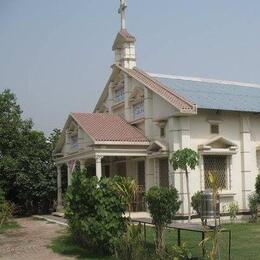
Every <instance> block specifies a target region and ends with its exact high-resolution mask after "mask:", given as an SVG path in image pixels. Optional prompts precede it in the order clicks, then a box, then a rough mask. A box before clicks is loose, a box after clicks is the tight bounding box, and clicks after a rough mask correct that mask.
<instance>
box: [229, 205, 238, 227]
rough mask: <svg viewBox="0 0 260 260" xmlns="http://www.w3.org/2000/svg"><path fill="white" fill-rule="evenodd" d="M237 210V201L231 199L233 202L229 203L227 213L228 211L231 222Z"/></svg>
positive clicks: (235, 216)
mask: <svg viewBox="0 0 260 260" xmlns="http://www.w3.org/2000/svg"><path fill="white" fill-rule="evenodd" d="M238 211H239V207H238V204H237V202H234V201H233V202H231V203H229V205H228V213H229V217H230V220H231V222H233V221H234V220H235V219H236V218H237V214H238Z"/></svg>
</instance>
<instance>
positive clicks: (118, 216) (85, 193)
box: [65, 171, 126, 254]
mask: <svg viewBox="0 0 260 260" xmlns="http://www.w3.org/2000/svg"><path fill="white" fill-rule="evenodd" d="M124 207H125V201H123V200H122V198H121V197H120V196H119V195H118V192H117V189H116V185H115V180H114V179H111V178H101V179H100V180H98V178H97V177H89V176H87V173H86V171H82V172H81V171H76V172H74V174H73V178H72V184H71V186H70V187H69V189H68V192H67V194H66V206H65V216H66V217H67V218H68V224H69V227H70V230H71V233H72V236H73V237H74V239H75V240H76V241H77V242H78V243H80V244H81V245H82V246H84V247H86V248H88V249H89V250H90V251H95V250H99V252H102V253H104V254H107V253H112V252H113V250H114V243H115V241H116V240H118V239H119V238H120V237H121V236H122V235H123V233H124V231H125V230H126V219H125V218H123V216H122V215H123V214H124Z"/></svg>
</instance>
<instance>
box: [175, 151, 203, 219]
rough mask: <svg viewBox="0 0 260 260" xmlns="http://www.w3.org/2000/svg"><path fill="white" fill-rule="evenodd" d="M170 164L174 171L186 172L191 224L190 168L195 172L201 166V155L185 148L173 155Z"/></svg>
mask: <svg viewBox="0 0 260 260" xmlns="http://www.w3.org/2000/svg"><path fill="white" fill-rule="evenodd" d="M170 163H171V165H172V167H173V170H174V171H176V170H178V169H181V170H183V171H185V177H186V188H187V198H188V215H189V222H190V220H191V209H190V208H191V202H190V188H189V174H188V170H189V168H190V169H191V170H194V169H195V168H196V166H197V165H198V164H199V155H198V153H197V152H196V151H194V150H192V149H189V148H184V149H182V150H178V151H176V152H174V153H173V154H172V157H171V158H170Z"/></svg>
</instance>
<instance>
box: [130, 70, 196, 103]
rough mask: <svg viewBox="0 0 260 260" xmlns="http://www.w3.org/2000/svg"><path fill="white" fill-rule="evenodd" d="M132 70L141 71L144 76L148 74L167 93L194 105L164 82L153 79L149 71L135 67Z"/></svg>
mask: <svg viewBox="0 0 260 260" xmlns="http://www.w3.org/2000/svg"><path fill="white" fill-rule="evenodd" d="M134 70H137V71H138V72H140V73H142V74H143V75H144V76H146V77H147V76H149V79H150V80H152V81H153V82H155V83H156V84H159V85H160V86H161V87H162V88H164V89H165V90H166V91H168V92H169V93H171V94H173V95H175V96H177V97H178V98H180V99H181V100H182V101H184V102H186V103H187V104H189V105H191V106H194V104H193V103H192V102H190V101H189V100H187V99H186V98H184V97H182V96H180V95H179V94H177V93H176V92H175V91H173V90H172V89H170V88H169V87H167V86H166V85H165V84H163V83H162V82H160V81H158V80H156V79H154V78H153V77H152V76H151V75H150V74H149V73H147V72H145V71H143V70H141V69H139V68H137V67H135V68H134Z"/></svg>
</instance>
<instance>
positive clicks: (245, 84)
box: [146, 72, 260, 88]
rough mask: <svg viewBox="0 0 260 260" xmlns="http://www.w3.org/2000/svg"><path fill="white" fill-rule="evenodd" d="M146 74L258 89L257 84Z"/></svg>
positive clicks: (258, 85)
mask: <svg viewBox="0 0 260 260" xmlns="http://www.w3.org/2000/svg"><path fill="white" fill-rule="evenodd" d="M146 73H147V74H148V75H149V76H150V77H155V78H165V79H177V80H188V81H196V82H205V83H217V84H225V85H234V86H240V87H252V88H260V84H257V83H247V82H239V81H231V80H219V79H210V78H201V77H189V76H178V75H168V74H160V73H150V72H146Z"/></svg>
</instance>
